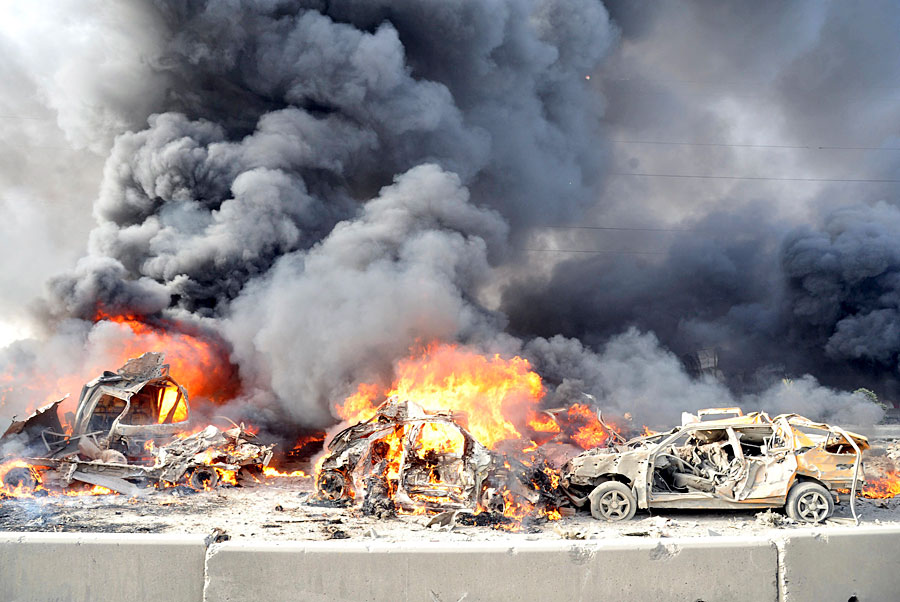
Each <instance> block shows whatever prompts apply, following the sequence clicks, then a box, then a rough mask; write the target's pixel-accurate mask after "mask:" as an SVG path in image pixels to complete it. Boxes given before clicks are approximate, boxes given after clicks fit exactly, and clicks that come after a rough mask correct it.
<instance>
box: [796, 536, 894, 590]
mask: <svg viewBox="0 0 900 602" xmlns="http://www.w3.org/2000/svg"><path fill="white" fill-rule="evenodd" d="M779 547H782V548H783V549H782V551H781V561H782V571H781V575H780V577H781V591H782V594H783V598H782V599H783V600H784V602H807V601H809V602H813V601H815V602H823V601H827V602H830V601H836V602H847V601H848V600H850V601H851V602H856V601H857V600H858V601H859V602H869V601H876V600H885V601H888V600H900V529H897V528H879V527H861V528H856V529H847V530H843V529H831V530H817V529H803V530H796V531H786V532H785V538H784V542H783V546H779Z"/></svg>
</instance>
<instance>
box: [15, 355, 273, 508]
mask: <svg viewBox="0 0 900 602" xmlns="http://www.w3.org/2000/svg"><path fill="white" fill-rule="evenodd" d="M163 360H164V356H163V354H161V353H145V354H143V355H141V356H140V357H138V358H134V359H131V360H129V361H128V362H127V363H126V364H125V365H124V366H122V367H121V368H120V369H119V370H118V371H117V372H104V373H103V374H102V375H101V376H99V377H97V378H95V379H94V380H92V381H91V382H89V383H88V384H86V385H85V386H84V388H83V389H82V391H81V396H80V397H79V400H78V406H77V411H76V412H75V414H74V415H71V414H70V415H69V417H70V426H71V428H70V429H69V430H66V429H64V428H63V426H62V425H61V423H60V421H59V417H58V415H57V412H56V410H57V407H58V405H59V404H60V403H61V401H62V400H60V401H58V402H55V403H53V404H50V405H49V406H45V407H43V408H41V409H39V410H38V411H36V412H35V413H34V414H32V415H31V416H30V417H29V418H27V419H26V420H23V421H14V422H13V424H12V425H11V426H10V427H9V428H8V429H7V431H6V433H5V434H4V435H3V437H0V449H2V450H4V451H5V453H6V457H4V458H3V459H2V460H0V464H2V463H3V462H5V461H9V460H13V459H18V460H22V461H23V462H24V464H25V467H24V468H17V469H14V470H11V471H9V472H7V473H6V474H5V476H4V482H3V483H0V488H2V487H3V485H6V487H7V488H10V489H12V488H14V487H15V486H16V485H18V486H19V487H20V488H22V486H23V485H25V487H24V488H25V489H29V490H33V489H37V488H43V487H49V488H65V487H67V486H69V485H70V484H71V483H72V482H73V481H78V482H83V483H89V484H92V485H99V486H102V487H106V488H107V489H111V490H113V491H117V492H119V493H123V494H125V495H129V496H133V495H137V494H138V493H139V492H140V491H141V487H143V486H146V485H150V484H156V485H159V486H172V485H176V484H179V483H185V484H189V485H190V486H191V487H193V488H195V489H209V488H212V487H215V486H216V484H217V483H218V481H219V480H220V479H221V478H229V479H233V477H234V475H235V473H237V472H238V471H241V470H244V469H249V468H254V467H255V468H261V467H262V466H265V465H266V464H268V462H269V460H270V459H271V457H272V447H273V446H271V445H258V444H256V443H254V442H253V441H252V440H253V439H254V436H253V435H252V434H250V433H249V432H247V431H246V430H245V429H244V427H243V425H239V426H235V427H234V428H230V429H227V430H220V429H219V428H217V427H215V426H212V425H210V426H207V427H205V428H202V429H200V430H197V432H194V433H193V434H188V435H186V434H185V433H190V432H191V431H192V430H196V425H194V424H193V423H192V422H191V421H190V406H189V403H188V396H187V391H185V389H184V388H183V387H182V386H181V385H179V384H178V383H177V382H175V380H174V379H172V378H171V377H170V376H169V366H168V365H167V364H165V363H164V362H163ZM23 471H24V472H23ZM23 481H24V482H23Z"/></svg>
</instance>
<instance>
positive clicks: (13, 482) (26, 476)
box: [3, 466, 38, 493]
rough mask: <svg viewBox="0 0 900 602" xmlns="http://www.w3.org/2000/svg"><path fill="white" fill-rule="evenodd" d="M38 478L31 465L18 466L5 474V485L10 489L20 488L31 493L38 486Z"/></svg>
mask: <svg viewBox="0 0 900 602" xmlns="http://www.w3.org/2000/svg"><path fill="white" fill-rule="evenodd" d="M37 484H38V480H37V478H36V477H35V476H34V472H33V471H32V469H31V468H30V467H27V466H18V467H16V468H11V469H10V470H9V471H8V472H7V473H6V474H5V475H3V485H5V486H6V487H7V488H9V489H10V490H12V491H14V490H16V489H18V491H21V492H23V493H31V492H32V491H34V490H35V489H36V488H37Z"/></svg>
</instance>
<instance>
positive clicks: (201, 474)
mask: <svg viewBox="0 0 900 602" xmlns="http://www.w3.org/2000/svg"><path fill="white" fill-rule="evenodd" d="M187 480H188V484H189V485H190V486H191V487H193V488H194V489H196V490H197V491H205V490H206V491H208V490H210V489H215V488H216V485H217V484H218V483H219V474H218V473H217V472H216V469H215V468H212V467H210V466H197V467H196V468H194V469H193V470H192V471H191V472H190V473H189V474H188V479H187Z"/></svg>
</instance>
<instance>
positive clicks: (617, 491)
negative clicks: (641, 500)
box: [588, 481, 637, 521]
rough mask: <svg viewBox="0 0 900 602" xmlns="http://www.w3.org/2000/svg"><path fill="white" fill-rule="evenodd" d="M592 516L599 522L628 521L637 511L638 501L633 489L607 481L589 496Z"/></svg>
mask: <svg viewBox="0 0 900 602" xmlns="http://www.w3.org/2000/svg"><path fill="white" fill-rule="evenodd" d="M588 499H590V501H591V514H592V515H593V517H594V518H596V519H597V520H601V519H602V520H609V521H619V520H628V519H630V518H631V517H633V516H634V513H635V512H636V511H637V500H635V499H634V494H633V493H632V492H631V489H630V488H629V487H628V486H627V485H625V484H624V483H620V482H618V481H606V482H605V483H601V484H599V485H597V487H595V488H594V490H593V491H592V492H591V493H590V495H588Z"/></svg>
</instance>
